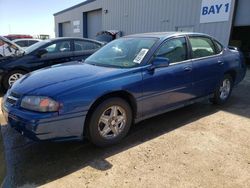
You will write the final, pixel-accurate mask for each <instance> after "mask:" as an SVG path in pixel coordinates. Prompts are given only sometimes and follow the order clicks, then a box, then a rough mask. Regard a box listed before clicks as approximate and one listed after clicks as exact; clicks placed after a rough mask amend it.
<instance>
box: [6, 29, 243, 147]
mask: <svg viewBox="0 0 250 188" xmlns="http://www.w3.org/2000/svg"><path fill="white" fill-rule="evenodd" d="M243 59H244V58H243V56H242V54H241V52H239V51H238V50H237V49H234V48H232V49H229V48H226V47H224V46H223V45H222V44H220V43H219V42H218V41H217V40H216V39H214V38H212V37H210V36H208V35H205V34H198V33H146V34H137V35H131V36H127V37H123V38H120V39H118V40H115V41H113V42H111V43H109V44H107V45H106V46H104V47H103V48H101V49H100V50H98V51H97V52H96V53H94V54H93V55H91V56H90V57H89V58H87V59H86V60H85V61H84V62H69V63H67V64H64V65H56V66H53V67H51V68H46V69H42V70H38V71H35V72H32V73H29V74H27V75H25V76H23V77H22V78H21V79H19V80H18V81H17V82H15V83H14V84H13V86H12V87H11V88H10V89H9V90H8V92H7V94H6V95H5V96H4V99H3V104H2V110H3V114H4V116H5V118H6V120H7V121H8V123H9V125H11V126H12V127H14V128H15V129H16V130H18V131H19V132H20V133H21V134H23V135H25V136H27V137H29V138H32V139H34V140H54V141H61V140H72V139H82V138H84V137H86V138H88V139H89V140H90V141H91V142H92V143H94V144H95V145H98V146H106V145H110V144H114V143H117V142H118V141H120V140H121V139H122V138H124V137H125V136H126V134H127V133H128V131H129V129H130V127H131V125H132V124H133V123H136V122H139V121H141V120H144V119H147V118H150V117H152V116H155V115H158V114H162V113H164V112H167V111H170V110H173V109H177V108H180V107H183V106H186V105H189V104H192V103H194V102H197V101H199V100H203V99H204V98H209V99H210V100H211V101H212V102H213V103H215V104H223V103H225V102H226V101H227V100H228V99H229V97H230V94H231V92H232V88H233V86H235V85H236V84H238V83H239V82H240V81H241V80H243V78H244V76H245V73H246V66H245V64H244V61H243Z"/></svg>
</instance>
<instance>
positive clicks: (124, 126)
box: [86, 98, 132, 147]
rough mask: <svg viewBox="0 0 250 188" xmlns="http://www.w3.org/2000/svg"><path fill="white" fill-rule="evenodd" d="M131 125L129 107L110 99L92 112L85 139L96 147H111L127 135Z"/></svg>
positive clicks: (120, 100)
mask: <svg viewBox="0 0 250 188" xmlns="http://www.w3.org/2000/svg"><path fill="white" fill-rule="evenodd" d="M114 112H115V113H114ZM131 124H132V110H131V107H130V105H129V104H128V103H127V102H126V101H124V100H123V99H121V98H110V99H107V100H105V101H103V102H102V103H100V104H99V105H98V106H97V107H96V108H95V109H94V110H93V113H92V115H91V117H90V120H89V123H88V125H87V130H86V132H87V137H88V139H89V140H90V141H91V142H92V143H93V144H94V145H96V146H101V147H103V146H109V145H113V144H116V143H118V142H119V141H120V140H121V139H123V138H124V137H125V136H126V135H127V133H128V131H129V129H130V126H131Z"/></svg>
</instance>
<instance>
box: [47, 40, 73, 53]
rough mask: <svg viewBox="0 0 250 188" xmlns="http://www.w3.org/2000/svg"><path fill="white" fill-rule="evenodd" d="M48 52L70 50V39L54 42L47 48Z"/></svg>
mask: <svg viewBox="0 0 250 188" xmlns="http://www.w3.org/2000/svg"><path fill="white" fill-rule="evenodd" d="M45 49H46V50H47V51H48V53H60V52H69V51H70V41H59V42H54V43H52V44H51V45H49V46H47V47H46V48H45Z"/></svg>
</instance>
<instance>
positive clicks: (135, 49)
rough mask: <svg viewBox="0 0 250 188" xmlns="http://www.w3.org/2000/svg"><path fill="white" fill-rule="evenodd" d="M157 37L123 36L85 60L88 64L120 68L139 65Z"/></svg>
mask: <svg viewBox="0 0 250 188" xmlns="http://www.w3.org/2000/svg"><path fill="white" fill-rule="evenodd" d="M156 41H157V38H121V39H117V40H115V41H113V42H111V43H109V44H107V45H106V46H104V47H102V48H101V49H100V50H98V51H97V52H96V53H94V54H93V55H91V56H90V57H89V58H87V59H86V60H85V62H86V63H88V64H93V65H97V66H109V67H119V68H131V67H135V66H138V65H139V64H140V63H141V62H142V60H143V58H144V57H145V56H146V54H147V52H148V51H149V50H150V48H151V47H152V46H153V45H154V43H155V42H156Z"/></svg>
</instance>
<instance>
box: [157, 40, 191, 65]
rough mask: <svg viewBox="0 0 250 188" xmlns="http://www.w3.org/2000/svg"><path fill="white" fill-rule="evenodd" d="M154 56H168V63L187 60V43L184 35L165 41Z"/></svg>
mask: <svg viewBox="0 0 250 188" xmlns="http://www.w3.org/2000/svg"><path fill="white" fill-rule="evenodd" d="M156 57H164V58H168V59H169V62H170V64H171V63H176V62H181V61H185V60H187V43H186V39H185V37H181V38H175V39H170V40H168V41H166V42H165V43H164V44H163V45H162V46H161V47H160V49H159V50H158V51H157V53H156Z"/></svg>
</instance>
